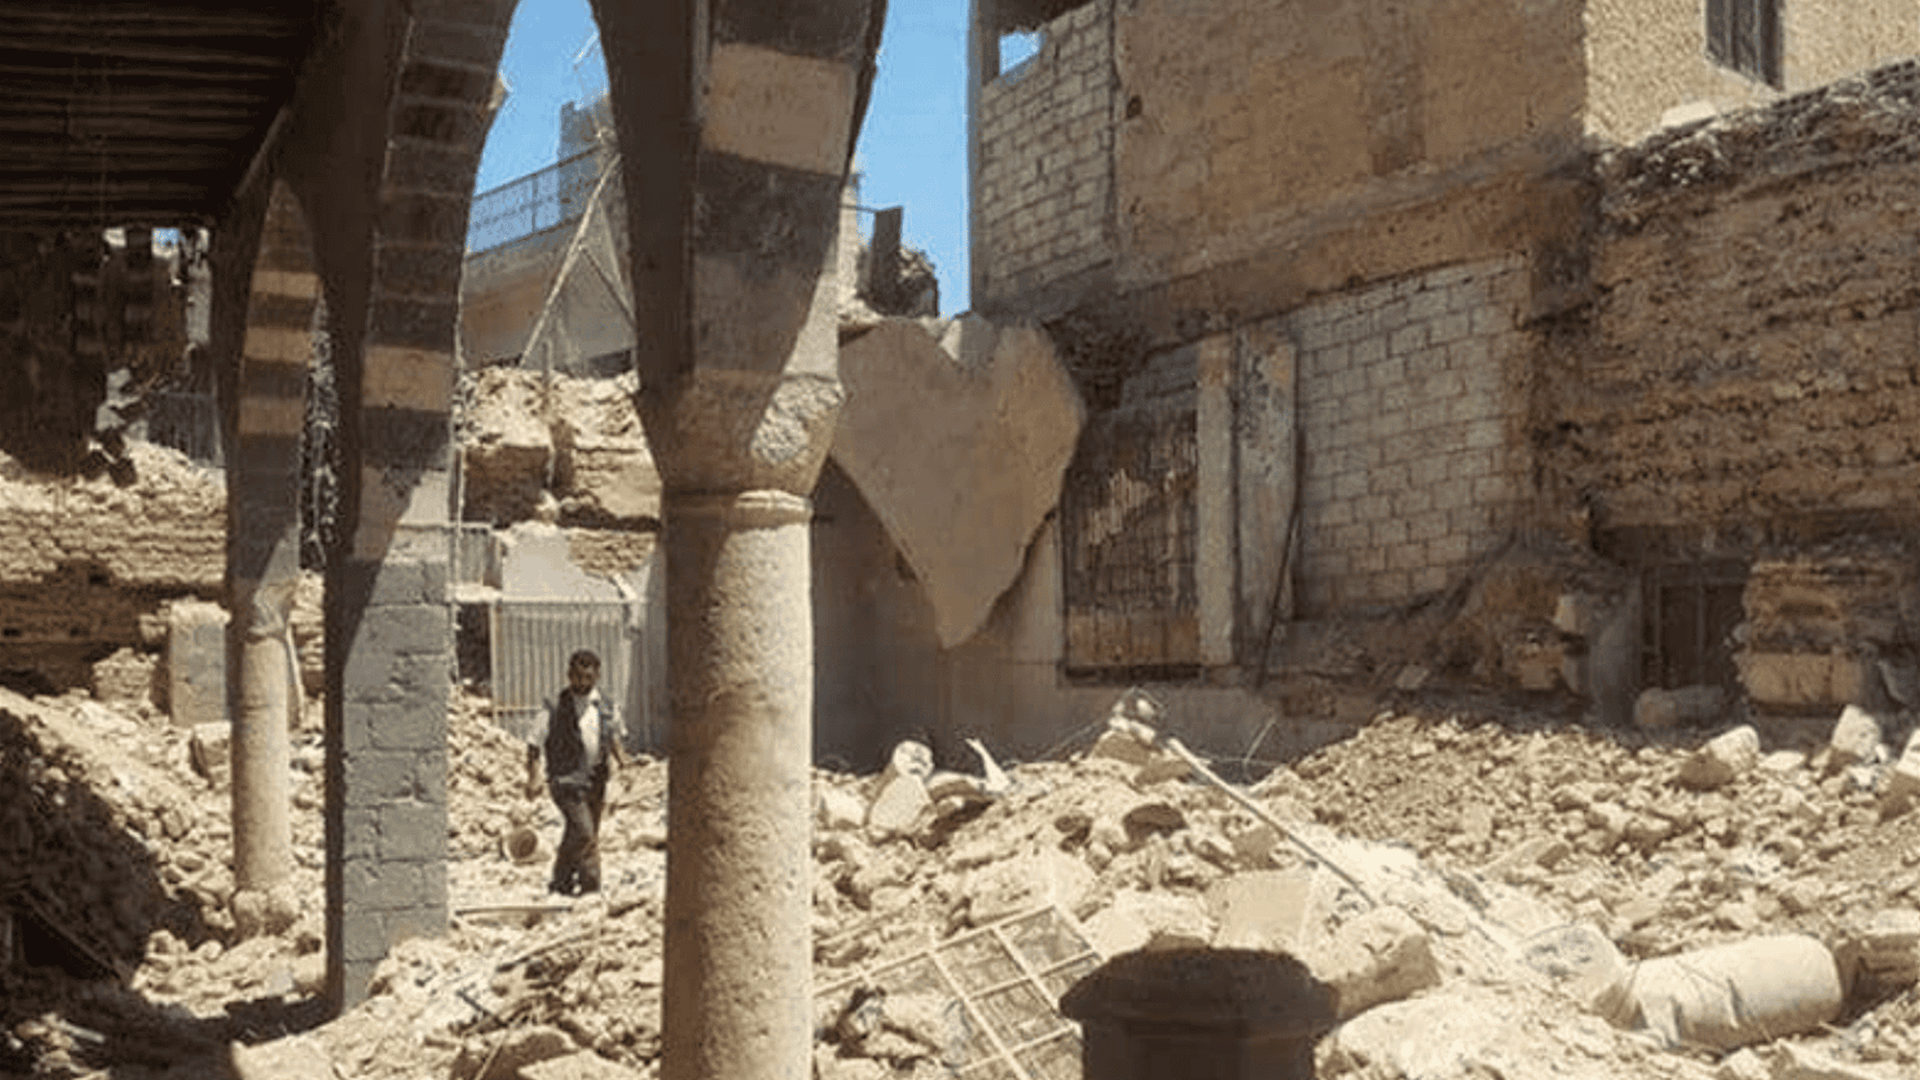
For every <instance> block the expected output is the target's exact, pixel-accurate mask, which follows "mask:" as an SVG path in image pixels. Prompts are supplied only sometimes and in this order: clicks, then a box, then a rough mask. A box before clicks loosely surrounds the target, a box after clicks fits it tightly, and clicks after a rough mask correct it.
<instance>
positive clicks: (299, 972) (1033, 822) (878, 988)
mask: <svg viewBox="0 0 1920 1080" xmlns="http://www.w3.org/2000/svg"><path fill="white" fill-rule="evenodd" d="M0 695H4V696H0V722H3V723H4V724H5V729H4V732H3V733H0V734H3V736H4V737H0V750H3V751H4V753H0V769H3V770H4V776H3V777H0V779H3V780H4V781H5V783H7V784H8V785H10V786H9V790H17V791H22V792H25V793H27V797H25V798H15V799H8V800H6V801H5V802H4V803H0V913H3V914H4V915H5V918H4V919H0V945H4V948H0V1072H8V1071H12V1072H19V1073H24V1074H29V1075H34V1076H53V1077H58V1076H83V1075H87V1074H88V1073H90V1072H94V1071H96V1070H102V1069H111V1075H113V1076H114V1077H116V1078H117V1077H122V1076H135V1077H142V1078H146V1077H180V1078H185V1077H189V1076H201V1075H209V1074H212V1075H224V1073H221V1072H218V1071H216V1070H220V1069H225V1070H230V1071H231V1072H232V1073H233V1074H234V1075H239V1076H243V1077H251V1076H292V1077H306V1076H314V1077H329V1076H331V1077H346V1078H354V1080H358V1078H375V1080H384V1078H395V1080H397V1078H400V1077H417V1076H443V1077H458V1078H462V1080H465V1078H471V1077H501V1078H512V1077H533V1078H544V1077H557V1076H588V1077H598V1076H606V1077H650V1076H654V1075H656V1074H657V1072H658V1063H659V1055H660V1047H661V1032H660V1028H659V1023H660V1020H659V1018H660V1000H661V993H662V982H663V979H664V974H663V970H662V965H661V948H660V946H661V940H660V919H661V914H662V907H663V899H664V882H665V854H664V851H663V848H664V844H665V823H664V806H665V790H666V766H665V764H664V763H663V762H660V761H657V760H649V759H642V760H641V761H640V762H638V763H636V764H635V765H634V766H633V767H631V768H628V769H625V770H622V771H621V772H620V773H618V774H617V776H616V779H615V782H614V785H613V789H612V791H611V793H610V796H609V803H610V806H611V808H612V809H611V812H610V813H609V816H608V821H607V826H606V830H605V833H604V834H603V840H604V843H605V845H606V851H605V854H604V856H603V857H604V859H605V863H606V866H607V869H608V882H607V888H606V891H605V892H604V893H603V894H602V895H600V896H598V897H594V898H591V899H582V900H575V901H555V900H554V898H552V897H550V896H548V895H547V894H546V893H545V892H544V888H543V886H544V882H545V874H546V870H547V867H546V866H545V863H544V855H545V854H546V853H549V852H550V851H551V845H552V843H553V841H554V839H555V837H556V836H557V834H558V830H559V822H558V820H557V818H556V817H555V816H554V814H553V811H552V809H551V806H550V804H548V802H547V800H545V799H543V798H530V797H528V796H527V795H526V793H525V791H524V790H523V789H522V780H523V777H524V757H523V755H522V750H521V746H520V744H519V742H518V741H517V740H516V739H515V738H514V737H513V736H511V735H509V734H507V733H505V732H504V731H502V730H500V729H499V728H497V727H496V726H494V725H493V724H492V723H491V721H490V720H489V719H488V718H487V715H486V702H485V701H484V699H481V698H477V697H471V696H464V695H463V696H461V697H458V698H457V699H456V700H455V701H454V703H453V706H452V708H451V710H450V723H451V728H452V742H451V743H450V754H449V782H448V783H449V806H450V810H449V813H450V821H449V852H450V855H451V858H452V862H451V863H450V864H449V868H448V876H449V890H450V896H451V908H452V912H453V925H452V927H451V929H450V932H449V933H448V934H447V935H446V936H445V937H442V938H438V939H431V940H414V941H409V942H406V943H403V944H402V945H401V946H400V947H399V948H397V949H396V950H395V952H394V953H393V955H392V956H391V957H390V958H389V959H388V960H387V961H386V962H385V963H384V964H383V965H382V966H381V968H380V969H379V971H378V973H377V975H376V978H375V981H374V990H373V995H372V997H371V998H370V999H369V1000H368V1001H367V1002H365V1003H364V1004H362V1005H361V1006H359V1007H357V1008H355V1009H353V1010H351V1011H349V1012H348V1013H347V1014H345V1015H344V1016H341V1017H338V1018H334V1019H332V1020H327V1019H326V1017H325V1015H324V1008H323V1006H322V1005H321V997H320V993H321V984H322V981H323V974H324V962H323V949H324V944H323V939H324V934H323V933H322V923H321V916H320V911H319V908H318V905H319V898H320V896H321V886H320V875H321V856H320V848H321V845H320V835H321V823H320V799H321V796H320V784H321V778H320V773H321V770H320V768H319V763H320V759H319V756H318V753H317V747H318V738H317V733H315V732H311V731H303V732H301V733H300V734H299V735H298V737H297V738H296V743H295V752H294V769H295V776H294V780H295V783H294V785H293V790H294V799H295V807H296V816H295V830H296V846H297V849H298V866H297V870H296V881H295V897H296V902H295V903H293V904H292V909H293V910H291V911H289V912H280V913H278V914H277V915H276V914H274V913H271V912H269V911H267V910H266V909H262V910H261V911H259V912H251V911H248V910H236V902H235V897H234V895H233V885H232V876H231V873H230V871H229V870H228V863H229V854H228V851H229V849H230V846H231V839H230V835H229V833H228V828H227V824H226V822H227V815H228V805H227V800H228V795H227V793H226V792H225V790H224V789H223V788H222V787H220V786H219V784H218V777H217V770H215V769H212V768H209V767H208V766H210V765H211V764H212V759H213V757H214V756H216V755H214V754H213V753H211V751H210V749H209V748H208V747H207V746H205V745H203V746H202V747H201V749H200V751H199V754H198V758H199V768H196V752H195V746H196V737H198V741H199V742H200V743H202V744H206V743H211V742H213V741H214V740H213V737H212V733H207V732H195V731H193V730H191V729H186V728H180V727H175V726H173V725H172V724H170V723H169V722H167V720H166V718H165V717H164V716H163V715H161V714H159V713H157V712H156V711H154V710H152V709H150V708H147V709H135V708H132V707H131V706H128V707H127V711H121V709H120V707H119V706H108V705H103V704H101V703H99V702H96V701H93V700H92V699H90V698H87V697H85V696H83V695H80V694H69V695H67V696H64V697H56V698H42V699H28V698H24V697H20V696H17V695H13V694H9V693H5V692H4V691H0ZM1149 700H1150V699H1146V698H1144V697H1142V696H1138V695H1129V697H1128V698H1126V699H1124V700H1123V703H1122V706H1121V707H1120V709H1119V710H1118V712H1119V713H1120V714H1121V716H1120V718H1119V720H1118V721H1117V722H1115V723H1113V724H1110V725H1109V726H1108V728H1107V730H1105V731H1104V732H1100V733H1098V734H1097V735H1096V734H1095V733H1094V732H1089V733H1088V735H1087V736H1086V738H1085V743H1084V746H1083V747H1082V748H1080V749H1078V750H1070V752H1068V753H1067V754H1066V755H1065V760H1055V761H1038V762H1025V763H1017V764H1013V763H1002V762H999V761H996V760H995V759H994V758H993V755H992V753H991V751H990V748H988V747H986V746H985V745H984V744H982V745H979V746H976V747H973V748H972V749H973V750H974V756H973V758H972V759H971V760H967V761H961V762H953V763H943V762H937V761H935V760H934V759H933V755H932V754H931V753H929V752H928V751H927V749H926V748H925V747H924V746H923V745H918V744H903V745H902V746H901V747H899V748H898V749H897V750H896V752H895V753H894V754H893V755H892V759H891V762H890V764H889V766H888V767H887V769H886V770H885V771H884V772H882V773H881V774H878V775H874V776H865V777H862V776H854V775H849V774H846V773H842V772H835V771H831V770H819V771H817V772H816V774H815V807H816V815H815V833H814V875H815V878H814V880H815V886H814V901H815V903H814V925H813V937H814V953H815V970H816V987H817V988H818V997H817V1002H816V1004H817V1005H818V1009H817V1015H818V1018H819V1019H818V1025H817V1026H818V1030H817V1036H818V1037H817V1046H818V1051H817V1053H816V1059H815V1074H816V1076H818V1077H820V1078H821V1080H854V1078H881V1077H894V1076H927V1077H931V1076H935V1075H943V1076H944V1075H953V1074H954V1072H955V1070H961V1075H970V1073H968V1072H966V1071H965V1066H966V1065H969V1064H970V1065H972V1066H973V1067H974V1068H978V1069H988V1066H987V1065H986V1062H987V1060H988V1058H993V1059H994V1060H996V1061H999V1062H1000V1063H1001V1064H999V1065H994V1066H992V1068H991V1069H990V1070H988V1071H993V1070H999V1071H996V1072H995V1073H994V1074H995V1075H1024V1076H1029V1077H1034V1078H1052V1077H1056V1076H1060V1077H1065V1076H1075V1075H1078V1073H1077V1069H1078V1064H1077V1062H1078V1054H1079V1052H1080V1049H1079V1048H1080V1047H1081V1045H1082V1038H1083V1035H1082V1034H1081V1032H1080V1030H1079V1029H1078V1027H1077V1026H1076V1025H1075V1024H1074V1023H1072V1022H1071V1021H1069V1020H1067V1019H1063V1017H1062V1016H1061V1014H1060V1013H1059V1011H1058V1008H1057V1006H1058V1001H1059V998H1060V995H1061V994H1063V993H1064V992H1065V991H1066V989H1067V988H1068V987H1069V986H1072V985H1074V984H1076V983H1077V982H1078V981H1079V980H1080V979H1081V977H1082V976H1085V975H1086V974H1088V973H1089V972H1091V971H1093V970H1094V969H1096V968H1098V967H1099V966H1100V965H1102V964H1103V963H1104V962H1106V961H1108V960H1111V959H1113V958H1114V957H1118V956H1128V955H1153V954H1165V955H1168V956H1176V955H1182V953H1183V950H1184V951H1192V950H1203V951H1206V952H1208V953H1214V952H1218V951H1220V950H1227V951H1228V952H1227V954H1228V955H1231V954H1234V953H1237V952H1259V953H1261V954H1267V953H1275V954H1278V953H1284V954H1286V955H1289V956H1291V957H1294V958H1295V959H1296V960H1297V962H1298V963H1299V965H1301V967H1302V969H1303V970H1304V971H1305V972H1306V973H1308V974H1309V975H1310V976H1311V977H1312V979H1313V980H1314V981H1315V983H1316V984H1318V985H1320V986H1322V987H1324V988H1325V991H1326V993H1327V995H1328V996H1327V1001H1328V1002H1329V1008H1330V1009H1331V1010H1332V1015H1333V1017H1334V1020H1333V1023H1334V1026H1333V1027H1332V1028H1331V1030H1330V1031H1328V1032H1327V1033H1326V1034H1325V1035H1324V1036H1323V1037H1317V1044H1316V1045H1317V1050H1316V1060H1317V1063H1318V1064H1317V1074H1318V1075H1319V1076H1321V1077H1323V1078H1324V1077H1353V1078H1355V1080H1359V1078H1366V1080H1394V1078H1400V1077H1407V1078H1412V1077H1420V1078H1422V1080H1426V1078H1440V1080H1449V1078H1461V1080H1465V1078H1467V1077H1478V1076H1486V1075H1499V1076H1502V1077H1504V1078H1507V1080H1533V1078H1545V1077H1592V1078H1595V1080H1615V1078H1618V1080H1626V1078H1628V1077H1633V1078H1640V1077H1668V1078H1674V1080H1708V1078H1730V1080H1742V1078H1744V1077H1747V1076H1755V1077H1766V1078H1768V1080H1777V1078H1780V1077H1793V1078H1808V1077H1831V1076H1839V1077H1848V1078H1855V1080H1858V1078H1866V1080H1876V1078H1879V1080H1890V1078H1891V1077H1894V1076H1903V1075H1913V1074H1914V1072H1915V1070H1916V1069H1920V1035H1917V1034H1916V1033H1920V996H1916V993H1915V984H1916V980H1917V979H1920V814H1913V813H1910V812H1903V810H1904V809H1905V807H1906V805H1907V803H1908V802H1910V801H1911V799H1912V797H1913V793H1914V792H1915V790H1917V789H1916V781H1915V780H1914V779H1913V777H1914V776H1920V770H1915V769H1913V768H1912V766H1911V760H1912V759H1913V758H1914V752H1913V751H1912V750H1911V746H1912V742H1913V740H1912V739H1910V738H1909V735H1910V731H1909V730H1908V729H1910V728H1911V727H1912V718H1911V717H1909V716H1907V715H1906V714H1880V713H1875V714H1873V715H1872V716H1871V717H1869V719H1870V720H1871V721H1872V723H1871V725H1869V724H1867V723H1865V722H1863V720H1862V718H1861V717H1860V716H1858V715H1853V714H1852V713H1849V714H1847V715H1845V716H1835V717H1834V718H1833V719H1832V720H1831V721H1829V722H1828V723H1827V724H1826V725H1825V726H1824V728H1823V729H1821V730H1818V731H1814V732H1811V733H1809V735H1808V737H1807V738H1805V739H1804V740H1802V741H1801V742H1800V743H1799V744H1796V745H1773V744H1772V743H1770V742H1769V741H1768V739H1767V738H1763V737H1762V736H1761V735H1760V734H1759V732H1758V731H1757V730H1756V729H1754V728H1751V727H1736V728H1730V729H1727V730H1725V731H1718V732H1716V731H1711V730H1708V731H1700V730H1698V729H1694V728H1689V727H1687V726H1685V725H1679V726H1676V727H1671V728H1668V727H1657V726H1656V727H1642V726H1640V725H1638V724H1631V723H1629V724H1628V725H1627V726H1624V727H1622V728H1619V729H1608V730H1603V729H1596V728H1594V727H1591V726H1580V725H1576V724H1572V723H1568V722H1565V721H1563V720H1559V719H1553V718H1547V717H1543V716H1541V715H1538V714H1535V713H1528V712H1521V711H1518V710H1517V709H1515V708H1506V709H1504V711H1503V709H1501V708H1496V707H1494V706H1482V707H1478V711H1476V712H1472V713H1470V714H1469V713H1454V712H1449V711H1447V710H1444V709H1440V708H1438V707H1424V708H1416V707H1412V706H1411V705H1410V706H1409V707H1408V709H1407V710H1406V711H1404V712H1401V713H1397V714H1388V715H1385V716H1383V717H1381V718H1380V719H1378V720H1376V721H1374V722H1373V723H1371V724H1368V725H1366V726H1364V727H1362V728H1360V729H1358V730H1356V731H1355V732H1354V734H1353V735H1352V736H1351V737H1349V738H1346V739H1344V740H1341V741H1339V742H1336V743H1332V744H1330V745H1328V746H1326V747H1324V748H1322V749H1320V750H1319V751H1317V752H1315V753H1313V754H1312V755H1309V756H1307V757H1305V758H1303V759H1300V760H1298V761H1294V762H1291V763H1288V764H1280V765H1273V764H1272V763H1268V765H1267V766H1266V772H1265V773H1264V775H1260V776H1259V777H1258V779H1256V780H1255V781H1254V782H1253V783H1251V784H1250V785H1248V786H1245V787H1241V786H1237V785H1234V784H1229V783H1227V782H1226V781H1224V780H1221V779H1220V777H1219V774H1217V773H1216V772H1214V770H1213V768H1212V767H1211V766H1210V765H1209V764H1208V763H1207V761H1206V760H1205V759H1204V758H1203V757H1201V756H1200V755H1197V754H1193V753H1192V752H1191V751H1189V750H1187V749H1186V748H1185V747H1184V746H1183V745H1181V744H1180V742H1179V740H1178V738H1177V733H1178V731H1179V717H1178V716H1177V715H1168V714H1165V713H1164V712H1161V711H1157V710H1155V709H1153V708H1149V707H1147V706H1146V704H1145V703H1146V702H1148V701H1149ZM1148 725H1151V726H1148ZM1869 729H1871V730H1869ZM1869 736H1871V737H1870V738H1869ZM1889 745H1891V746H1899V747H1906V748H1908V749H1907V751H1906V752H1904V753H1902V754H1901V755H1900V756H1899V757H1897V758H1896V757H1894V756H1893V755H1892V754H1891V753H1890V752H1889V751H1887V750H1886V749H1885V747H1886V746H1889ZM1183 753H1184V755H1185V757H1183ZM1187 757H1191V758H1192V760H1191V761H1189V760H1186V758H1187ZM1903 769H1905V770H1907V771H1906V772H1902V770H1903ZM1236 775H1240V774H1236ZM916 785H917V787H916ZM902 791H905V792H906V794H905V795H903V794H901V793H902ZM529 835H531V836H532V837H533V840H534V850H535V852H536V854H534V855H532V856H529V855H528V853H527V847H526V841H527V837H528V836H529ZM129 883H133V885H132V887H129ZM241 906H242V907H243V908H244V906H245V905H241ZM243 923H254V924H255V925H252V926H250V927H243V926H242V925H241V924H243ZM243 929H246V930H250V931H251V933H250V934H249V933H243V932H242V931H243ZM1783 950H1784V951H1785V952H1789V953H1792V954H1793V959H1792V961H1791V962H1783V961H1781V960H1780V959H1779V957H1778V956H1775V955H1774V954H1775V953H1779V952H1782V951H1783ZM1763 954H1764V955H1763ZM1755 957H1759V960H1757V961H1756V960H1755V959H1754V958H1755ZM1815 961H1818V962H1815ZM1715 964H1720V965H1722V966H1727V967H1728V972H1729V973H1730V974H1728V973H1723V974H1728V977H1727V978H1725V979H1720V980H1718V981H1717V982H1716V981H1713V980H1708V982H1707V983H1706V984H1702V983H1701V982H1700V981H1699V980H1698V979H1697V978H1693V976H1696V975H1697V974H1698V973H1699V972H1700V971H1702V970H1704V968H1705V967H1712V966H1714V965H1715ZM1743 964H1744V965H1745V966H1742V965H1743ZM1176 966H1177V965H1176ZM1148 967H1151V965H1149V966H1148ZM1142 970H1146V968H1143V969H1142ZM994 973H998V974H997V975H996V974H994ZM1676 975H1678V976H1679V977H1678V978H1677V980H1676ZM1742 980H1746V981H1744V982H1743V981H1742ZM1755 980H1757V981H1755ZM1809 980H1812V981H1809ZM1815 983H1817V984H1818V985H1814V984H1815ZM1735 991H1737V992H1738V994H1739V996H1740V999H1741V1001H1742V1003H1743V1004H1742V1009H1744V1010H1745V1011H1744V1012H1741V1013H1738V1014H1737V1015H1735V1017H1734V1019H1733V1020H1729V1019H1728V1016H1729V1013H1728V1008H1727V996H1726V995H1728V994H1730V993H1733V992H1735ZM1716 995H1718V996H1717V997H1716ZM1768 995H1772V996H1771V997H1769V996H1768ZM1769 1003H1772V1004H1769ZM1766 1008H1772V1009H1774V1011H1773V1012H1772V1013H1769V1014H1768V1015H1766V1016H1761V1015H1760V1013H1759V1012H1758V1011H1756V1010H1762V1011H1764V1009H1766ZM323 1021H324V1022H323ZM995 1025H1000V1028H1001V1029H1003V1030H999V1031H998V1033H997V1034H994V1035H989V1034H988V1032H989V1031H993V1030H995ZM1716 1025H1717V1026H1716ZM1415 1032H1417V1033H1420V1034H1419V1037H1418V1038H1413V1037H1410V1033H1415ZM1007 1061H1012V1062H1015V1063H1016V1065H1015V1066H1008V1065H1007V1064H1006V1062H1007Z"/></svg>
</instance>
